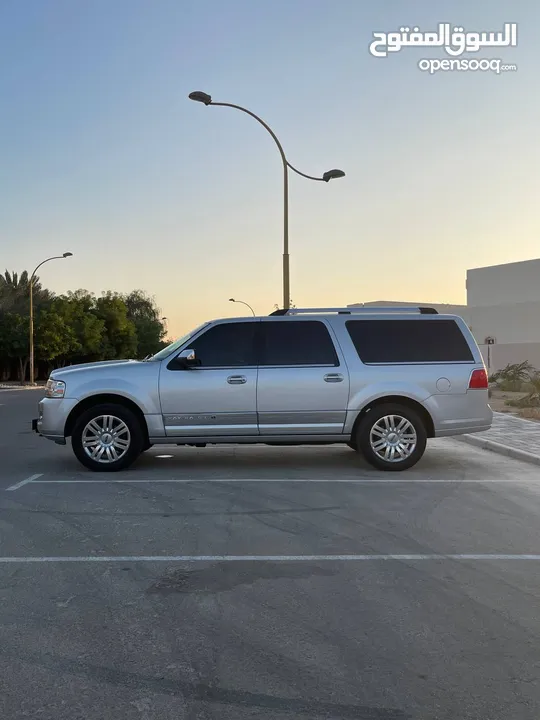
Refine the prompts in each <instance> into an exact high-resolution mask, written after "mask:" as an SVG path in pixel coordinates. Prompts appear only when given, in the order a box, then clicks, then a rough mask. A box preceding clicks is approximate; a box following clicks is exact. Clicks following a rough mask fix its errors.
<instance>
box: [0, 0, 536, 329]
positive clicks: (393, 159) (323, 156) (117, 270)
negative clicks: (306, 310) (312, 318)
mask: <svg viewBox="0 0 540 720" xmlns="http://www.w3.org/2000/svg"><path fill="white" fill-rule="evenodd" d="M539 20H540V3H538V2H537V0H529V1H525V0H513V2H510V1H507V2H498V1H497V0H476V1H475V2H474V3H471V2H470V0H467V1H464V0H452V1H450V0H445V1H440V2H437V3H434V2H432V0H412V1H410V2H406V3H405V2H401V1H400V0H371V1H369V0H362V1H360V0H227V2H223V0H47V1H45V0H41V1H38V0H0V271H3V270H4V268H5V269H8V270H16V271H21V270H23V269H27V270H29V271H31V270H33V268H34V267H35V266H36V265H37V264H38V263H39V262H41V260H43V259H45V258H46V257H49V256H51V255H57V254H62V253H63V252H66V251H69V252H72V253H73V257H72V258H69V259H67V260H61V261H60V260H58V261H54V262H50V263H48V264H47V265H45V266H44V267H43V268H42V269H41V271H40V278H41V281H42V283H43V284H44V285H46V286H48V287H49V288H51V289H52V290H54V291H55V292H57V293H63V292H66V291H67V290H70V289H71V290H74V289H77V288H85V289H87V290H90V291H92V292H95V293H97V294H99V293H101V292H102V291H104V290H108V289H111V290H117V291H119V292H127V291H129V290H131V289H134V288H141V289H143V290H145V291H146V292H148V293H149V294H150V295H153V296H155V298H156V301H157V303H158V305H159V307H160V308H161V311H162V313H163V315H164V316H166V317H167V318H168V320H169V323H168V324H169V330H170V333H171V335H173V336H175V335H179V334H182V333H183V332H185V331H187V330H189V329H190V328H192V327H194V326H196V325H198V324H199V323H200V322H203V321H205V320H208V319H212V318H214V317H226V316H232V315H243V314H245V308H243V307H242V306H241V305H233V304H232V303H229V302H228V298H230V297H235V298H238V299H241V300H244V301H246V302H248V303H250V304H251V305H252V306H253V307H254V309H255V311H256V312H257V313H260V314H266V313H269V312H271V311H272V310H273V306H274V305H275V304H279V305H281V303H282V269H281V268H282V265H281V263H282V251H283V250H282V246H283V172H282V166H281V159H280V156H279V153H278V150H277V148H276V146H275V145H274V143H273V140H272V138H271V137H270V135H268V134H267V133H266V132H265V130H264V129H263V128H262V127H261V126H260V125H259V124H258V123H257V122H256V121H255V120H253V119H252V118H250V117H249V116H247V115H245V114H244V113H241V112H239V111H237V110H233V109H230V108H223V107H212V106H209V107H206V106H204V105H202V104H200V103H195V102H192V101H190V100H189V99H188V94H189V93H190V92H191V91H192V90H203V91H205V92H207V93H210V94H211V95H212V98H213V99H214V100H215V101H222V102H230V103H235V104H239V105H242V106H244V107H247V108H249V109H250V110H252V111H253V112H255V113H257V114H258V115H260V116H261V117H262V118H263V119H264V120H265V121H266V122H267V123H268V124H269V125H271V127H272V128H273V129H274V131H275V133H276V134H277V135H278V137H279V138H280V140H281V142H282V144H283V147H284V149H285V153H286V155H287V158H288V160H289V161H290V162H291V163H292V164H293V165H294V166H295V167H297V168H299V169H300V170H302V171H303V172H305V173H307V174H311V175H321V174H322V173H323V172H324V171H326V170H329V169H332V168H341V169H342V170H344V172H345V173H346V176H345V177H344V178H342V179H337V180H333V181H331V182H329V183H323V182H312V181H309V180H306V179H304V178H301V177H298V176H295V175H294V174H291V177H290V208H289V218H290V219H289V223H290V231H289V232H290V253H291V298H292V301H293V303H295V304H296V305H297V306H303V307H310V306H316V307H321V306H342V305H347V304H349V303H355V302H369V301H373V300H381V299H383V300H384V299H389V300H400V301H401V300H403V301H408V300H411V301H417V300H418V301H422V302H448V303H461V302H465V298H466V294H465V273H466V270H467V268H473V267H481V266H485V265H494V264H498V263H505V262H515V261H519V260H527V259H531V258H535V257H540V220H539V213H538V210H537V203H538V197H539V190H540V180H539V172H538V168H539V167H540V143H539V141H538V133H539V130H538V128H540V96H539V94H538V91H537V87H538V70H539V69H540V43H539V42H538V33H539V32H540V31H539V30H538V28H539V27H540V22H539ZM441 22H450V23H452V24H453V25H460V26H462V27H464V28H465V31H479V32H482V31H486V32H487V31H499V30H502V28H503V25H504V23H507V22H515V23H518V44H517V47H505V48H491V49H490V48H484V49H482V50H481V51H480V52H479V53H476V54H474V55H470V54H466V55H465V56H464V57H478V58H490V59H491V58H501V59H502V61H503V62H504V63H513V64H515V65H517V71H515V72H507V73H501V74H500V75H497V74H495V73H492V72H478V71H477V72H472V71H469V72H438V73H435V74H433V75H430V74H429V73H428V72H422V71H421V70H419V68H418V65H417V63H418V61H419V60H420V59H422V58H439V59H442V58H443V57H447V56H446V55H445V54H444V51H443V50H442V49H440V48H414V47H408V48H407V47H405V48H402V50H401V51H400V52H396V53H393V54H391V55H389V56H388V57H385V58H380V57H374V56H373V55H371V54H370V52H369V45H370V43H371V41H372V39H373V33H374V32H394V31H397V30H399V28H400V27H402V26H407V27H412V26H419V27H420V29H421V30H423V31H430V30H436V29H437V25H438V23H441Z"/></svg>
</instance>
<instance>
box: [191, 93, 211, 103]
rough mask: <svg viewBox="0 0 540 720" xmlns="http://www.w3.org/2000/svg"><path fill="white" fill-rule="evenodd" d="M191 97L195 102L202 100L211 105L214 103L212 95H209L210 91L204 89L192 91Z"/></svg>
mask: <svg viewBox="0 0 540 720" xmlns="http://www.w3.org/2000/svg"><path fill="white" fill-rule="evenodd" d="M189 99H190V100H195V102H202V103H204V104H205V105H210V104H211V103H212V96H211V95H208V93H205V92H202V90H195V91H194V92H190V93H189Z"/></svg>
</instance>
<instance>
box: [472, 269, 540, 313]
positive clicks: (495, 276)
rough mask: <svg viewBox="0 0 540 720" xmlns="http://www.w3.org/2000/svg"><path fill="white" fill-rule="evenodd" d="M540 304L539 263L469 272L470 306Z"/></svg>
mask: <svg viewBox="0 0 540 720" xmlns="http://www.w3.org/2000/svg"><path fill="white" fill-rule="evenodd" d="M529 302H538V303H540V259H537V260H525V261H524V262H517V263H508V264H506V265H493V266H491V267H483V268H474V269H473V270H467V305H468V306H472V307H485V306H488V305H497V306H500V305H513V304H514V303H529Z"/></svg>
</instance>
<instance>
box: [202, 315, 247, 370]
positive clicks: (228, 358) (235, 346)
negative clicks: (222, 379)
mask: <svg viewBox="0 0 540 720" xmlns="http://www.w3.org/2000/svg"><path fill="white" fill-rule="evenodd" d="M257 325H258V323H246V322H239V323H225V324H223V325H215V326H214V327H211V328H210V329H209V330H207V331H206V332H205V333H204V334H203V335H201V336H200V337H199V338H197V340H194V341H193V342H191V343H189V347H190V348H193V350H195V355H196V357H197V358H198V359H199V360H201V365H202V367H239V366H242V365H255V355H254V338H255V330H256V327H257Z"/></svg>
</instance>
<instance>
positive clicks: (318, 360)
mask: <svg viewBox="0 0 540 720" xmlns="http://www.w3.org/2000/svg"><path fill="white" fill-rule="evenodd" d="M261 333H262V338H261V352H262V356H261V363H260V364H261V365H339V362H338V358H337V355H336V351H335V348H334V343H333V342H332V340H331V338H330V335H329V333H328V329H327V327H326V326H325V325H324V324H323V323H321V322H317V321H316V320H315V321H303V320H302V321H281V322H280V321H277V322H262V323H261Z"/></svg>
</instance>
